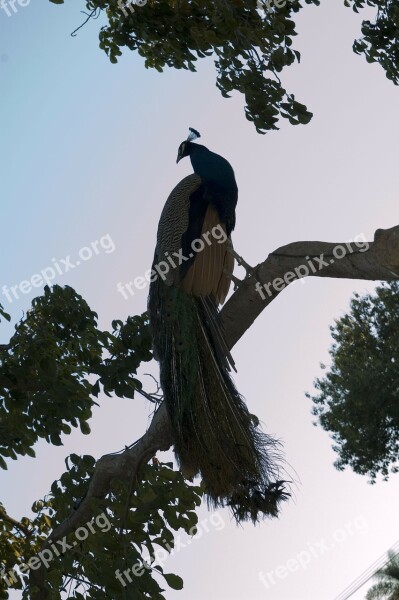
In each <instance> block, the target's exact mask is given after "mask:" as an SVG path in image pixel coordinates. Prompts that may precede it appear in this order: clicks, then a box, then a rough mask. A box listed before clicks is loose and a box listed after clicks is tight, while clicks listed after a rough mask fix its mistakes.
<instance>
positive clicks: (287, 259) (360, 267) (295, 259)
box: [30, 226, 399, 600]
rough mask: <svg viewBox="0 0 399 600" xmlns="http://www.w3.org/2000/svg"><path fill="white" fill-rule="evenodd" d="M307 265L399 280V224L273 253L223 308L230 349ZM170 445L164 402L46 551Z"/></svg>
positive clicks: (36, 576)
mask: <svg viewBox="0 0 399 600" xmlns="http://www.w3.org/2000/svg"><path fill="white" fill-rule="evenodd" d="M339 248H343V249H344V250H345V256H342V257H341V258H339V257H338V256H339V255H341V254H342V253H343V251H342V250H340V251H339V250H338V249H339ZM304 265H305V266H307V269H308V275H309V276H312V277H333V278H340V279H365V280H383V281H392V280H395V279H399V226H397V227H393V228H392V229H388V230H382V229H379V230H377V231H376V234H375V239H374V242H371V243H369V244H367V242H357V243H355V242H352V243H351V244H350V245H348V243H342V244H332V243H326V242H295V243H292V244H288V245H287V246H283V247H281V248H278V249H277V250H276V251H275V252H272V253H271V254H269V256H268V257H267V259H266V260H265V261H264V262H263V263H261V264H259V265H258V266H257V267H256V268H255V269H254V270H253V272H252V273H251V274H250V275H249V276H247V277H246V278H245V280H244V281H243V282H242V283H241V285H240V287H239V288H238V290H237V291H236V292H235V293H234V294H233V295H232V296H231V298H230V299H229V301H228V302H227V304H226V305H225V306H224V308H223V310H222V313H221V314H222V316H223V321H224V324H225V333H226V338H227V342H228V346H229V348H232V347H233V346H234V345H235V344H236V342H237V341H238V340H239V339H240V338H241V337H242V336H243V334H244V333H245V332H246V331H247V329H249V327H250V326H251V325H252V323H253V322H254V321H255V319H256V318H257V317H258V316H259V315H260V313H261V312H262V311H263V310H264V309H265V308H266V307H267V306H268V305H269V304H270V303H271V302H272V301H273V300H274V299H275V298H276V297H277V296H278V295H279V293H280V292H281V291H282V290H283V289H284V288H285V287H287V285H289V283H292V282H293V281H295V280H296V279H298V278H300V277H303V276H307V275H305V269H304V268H302V269H301V267H303V266H304ZM311 265H313V267H314V270H313V269H312V267H311ZM288 273H293V277H292V278H291V277H289V276H288V277H287V274H288ZM281 282H282V283H281ZM264 286H266V288H265V287H264ZM276 288H279V289H276ZM280 288H281V289H280ZM259 289H260V290H261V291H262V294H263V297H262V295H261V294H260V292H259ZM267 290H269V292H270V294H269V292H268V291H267ZM172 444H173V436H172V432H171V429H170V423H169V419H168V415H167V412H166V408H165V405H164V404H162V405H161V406H160V408H159V409H158V411H157V412H156V413H155V416H154V418H153V420H152V423H151V425H150V428H149V429H148V431H147V433H146V434H145V435H144V436H143V437H142V438H141V439H140V440H139V441H138V442H137V443H136V444H135V445H134V446H133V448H131V449H129V450H126V451H125V452H123V453H122V454H117V455H111V454H108V455H106V456H103V457H102V458H101V459H100V460H99V461H98V463H97V465H96V469H95V474H94V476H93V479H92V481H91V483H90V487H89V490H88V493H87V496H86V497H85V498H84V500H83V501H82V502H81V504H80V505H79V507H78V508H77V510H76V512H75V513H74V514H73V515H72V516H71V517H70V518H69V519H68V520H67V521H65V522H64V523H62V524H61V525H60V526H59V527H57V528H56V529H55V530H54V531H53V533H52V535H51V536H50V538H49V541H48V542H46V544H45V547H48V546H49V543H50V541H54V540H58V539H60V538H62V537H63V536H66V535H68V534H69V533H71V532H73V531H74V530H75V529H76V528H78V527H79V526H80V525H82V524H83V523H85V522H87V521H89V520H90V518H91V517H92V509H91V505H90V499H91V498H98V499H103V498H104V497H105V496H106V495H107V493H108V492H109V485H110V482H111V480H112V479H113V478H116V477H117V478H122V479H125V480H127V481H131V480H132V479H133V478H134V477H136V476H137V473H138V470H139V468H140V465H142V464H144V463H145V462H147V461H148V460H149V459H150V458H151V457H152V456H153V455H154V454H155V453H156V451H157V450H167V449H168V448H169V447H170V446H171V445H172ZM45 576H46V571H45V570H44V569H43V568H42V569H40V570H39V571H31V579H30V582H31V585H32V586H33V585H36V586H38V587H39V589H40V592H39V593H38V594H36V595H33V596H32V598H33V599H34V600H45V599H46V598H47V594H46V590H45V586H44V583H45Z"/></svg>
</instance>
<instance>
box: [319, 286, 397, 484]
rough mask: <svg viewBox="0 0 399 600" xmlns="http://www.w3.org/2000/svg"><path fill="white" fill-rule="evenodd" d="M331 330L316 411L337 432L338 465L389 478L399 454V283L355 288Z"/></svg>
mask: <svg viewBox="0 0 399 600" xmlns="http://www.w3.org/2000/svg"><path fill="white" fill-rule="evenodd" d="M331 332H332V337H333V340H334V344H333V346H332V348H331V350H330V355H331V358H332V365H331V367H330V368H329V369H328V370H326V373H325V375H324V377H323V378H322V379H317V380H316V383H315V387H316V389H317V390H318V395H316V396H314V397H313V398H312V400H313V402H314V408H313V414H314V415H316V416H317V417H318V421H319V423H320V425H321V426H322V427H323V429H325V430H326V431H329V432H330V433H331V434H332V438H333V440H334V443H335V445H334V450H335V451H336V452H337V453H338V455H339V458H338V460H337V461H336V463H335V466H336V467H337V468H338V469H340V470H343V469H344V468H345V467H346V466H347V465H350V466H351V467H352V468H353V470H354V471H355V472H356V473H360V474H368V475H369V477H370V478H371V480H372V481H373V482H374V481H375V478H376V476H377V473H381V474H382V475H383V477H384V478H385V479H386V478H387V477H388V474H389V472H390V471H391V472H397V471H398V465H397V461H398V458H399V370H398V364H399V344H398V339H399V283H398V282H393V283H390V284H384V285H382V286H381V287H378V288H377V289H376V294H375V295H366V296H364V297H360V296H359V295H358V294H355V296H354V298H353V299H352V300H351V304H350V312H349V314H347V315H345V316H344V317H342V318H340V319H338V320H337V321H336V322H335V325H334V326H333V327H331ZM322 368H324V369H326V367H324V365H322Z"/></svg>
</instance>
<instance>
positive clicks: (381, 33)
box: [345, 0, 399, 85]
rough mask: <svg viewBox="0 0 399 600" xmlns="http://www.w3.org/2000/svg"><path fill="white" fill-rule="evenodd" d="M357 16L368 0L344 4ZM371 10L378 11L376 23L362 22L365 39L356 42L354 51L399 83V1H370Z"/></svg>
mask: <svg viewBox="0 0 399 600" xmlns="http://www.w3.org/2000/svg"><path fill="white" fill-rule="evenodd" d="M345 3H346V4H347V6H350V5H352V8H353V10H354V11H355V12H358V11H359V9H361V8H363V7H364V5H365V4H366V1H365V0H345ZM367 5H368V6H375V7H377V16H376V19H375V21H374V23H371V22H370V21H363V23H362V34H363V37H361V38H359V39H358V40H356V41H355V42H354V44H353V49H354V51H355V52H356V53H357V54H361V53H363V54H364V55H365V57H366V60H367V62H369V63H373V62H378V63H379V64H380V65H381V66H382V68H383V69H384V71H385V74H386V76H387V78H388V79H390V80H391V81H393V82H394V83H395V84H396V85H397V84H398V83H399V5H398V3H397V0H367Z"/></svg>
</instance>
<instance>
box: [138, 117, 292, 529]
mask: <svg viewBox="0 0 399 600" xmlns="http://www.w3.org/2000/svg"><path fill="white" fill-rule="evenodd" d="M199 137H200V134H199V133H198V131H196V130H195V129H193V128H190V133H189V136H188V138H187V139H186V140H185V141H183V142H182V143H181V144H180V146H179V149H178V155H177V162H179V161H180V160H181V159H183V158H184V157H186V156H189V157H190V160H191V164H192V167H193V170H194V173H193V174H191V175H189V176H187V177H185V178H184V179H183V180H182V181H180V183H178V184H177V185H176V187H175V188H174V189H173V190H172V192H171V193H170V195H169V197H168V199H167V201H166V203H165V206H164V208H163V211H162V214H161V217H160V220H159V225H158V232H157V242H156V248H155V254H154V261H153V267H152V274H153V276H152V277H151V284H150V292H149V301H148V308H149V317H150V326H151V331H152V335H153V348H154V356H155V358H156V359H157V360H158V361H159V364H160V383H161V386H162V390H163V394H164V401H165V402H166V407H167V411H168V414H169V418H170V421H171V425H172V428H173V434H174V441H175V443H174V451H175V455H176V458H177V461H178V464H179V467H180V468H181V470H182V472H183V475H184V476H185V477H187V478H189V479H192V478H193V477H195V476H196V475H200V476H201V477H202V482H203V486H204V491H205V493H206V496H207V500H208V504H209V506H210V507H213V508H216V507H219V506H226V505H228V506H230V507H231V509H232V511H233V514H234V516H235V518H236V520H237V521H238V522H241V521H245V520H248V519H251V520H252V521H253V522H256V521H257V520H258V519H259V518H261V517H262V516H268V515H269V516H276V515H277V512H278V505H279V503H280V501H281V500H285V499H286V498H287V497H288V495H289V494H288V493H287V492H286V491H285V488H284V485H283V484H284V481H282V480H279V481H276V478H277V476H278V472H279V461H280V455H279V451H278V445H279V444H278V442H277V441H276V440H274V439H273V438H272V437H270V436H268V435H266V434H265V433H263V432H262V431H261V430H260V428H259V426H258V421H257V419H256V417H254V415H251V414H250V412H249V411H248V408H247V406H246V404H245V402H244V400H243V398H242V397H241V396H240V394H239V393H238V391H237V389H236V387H235V385H234V382H233V379H232V376H231V372H232V370H235V365H234V361H233V358H232V356H231V353H230V350H229V348H228V346H227V343H226V341H225V334H224V329H223V321H222V318H221V315H220V311H219V305H221V304H222V303H223V302H224V301H225V299H226V296H227V294H228V291H229V287H230V284H231V279H232V273H233V269H234V252H233V249H232V242H231V233H232V231H233V229H234V227H235V220H236V217H235V209H236V205H237V199H238V187H237V183H236V179H235V174H234V170H233V168H232V166H231V165H230V163H229V162H228V161H227V160H226V159H225V158H223V157H222V156H220V155H218V154H216V153H214V152H212V151H210V150H209V149H208V148H206V147H205V146H203V145H201V144H199V143H197V142H196V141H195V140H196V139H198V138H199Z"/></svg>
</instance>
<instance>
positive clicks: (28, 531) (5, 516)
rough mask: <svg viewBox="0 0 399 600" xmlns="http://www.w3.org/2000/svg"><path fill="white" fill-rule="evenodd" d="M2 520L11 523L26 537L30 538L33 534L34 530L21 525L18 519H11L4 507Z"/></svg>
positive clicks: (0, 508)
mask: <svg viewBox="0 0 399 600" xmlns="http://www.w3.org/2000/svg"><path fill="white" fill-rule="evenodd" d="M0 519H2V520H3V521H5V522H6V523H9V524H10V525H12V526H13V527H15V528H16V529H19V530H20V531H22V533H23V534H24V535H25V536H26V537H29V536H30V535H32V533H33V530H32V529H29V528H28V527H26V526H25V525H23V524H22V523H20V522H19V521H17V520H16V519H13V518H12V517H10V516H9V515H8V514H7V513H6V511H5V509H4V508H3V507H2V506H0Z"/></svg>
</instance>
